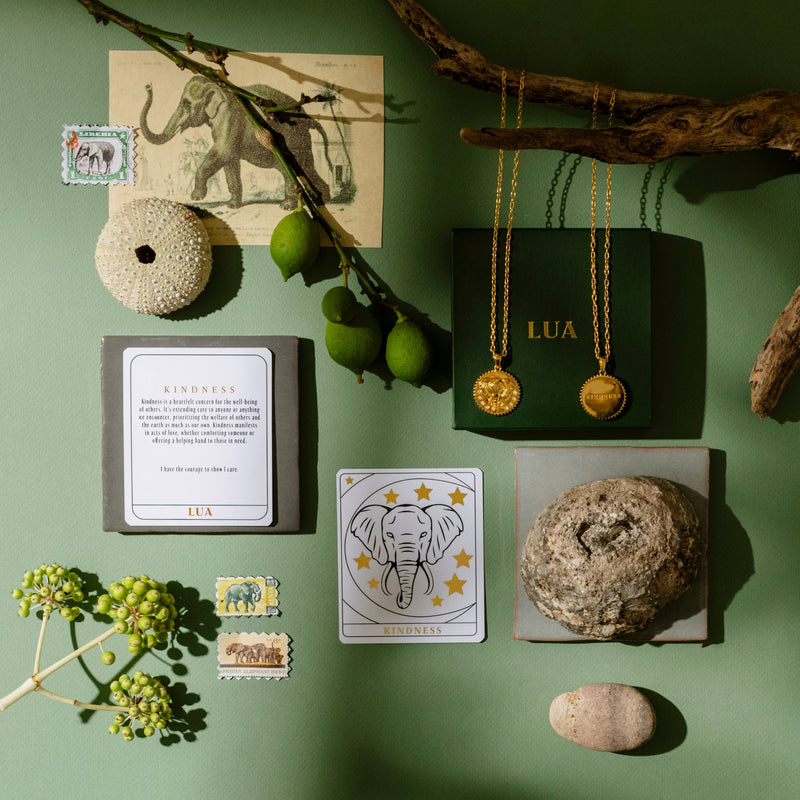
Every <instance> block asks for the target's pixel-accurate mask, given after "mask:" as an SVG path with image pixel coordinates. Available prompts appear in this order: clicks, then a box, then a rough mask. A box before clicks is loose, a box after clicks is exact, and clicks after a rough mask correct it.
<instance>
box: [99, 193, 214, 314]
mask: <svg viewBox="0 0 800 800" xmlns="http://www.w3.org/2000/svg"><path fill="white" fill-rule="evenodd" d="M95 264H96V266H97V272H98V274H99V275H100V280H102V281H103V284H104V285H105V287H106V288H107V289H108V291H109V292H111V294H113V295H114V297H116V298H117V300H119V301H120V303H122V304H123V305H124V306H126V307H127V308H130V309H132V310H133V311H135V312H136V313H137V314H169V313H170V312H172V311H175V310H176V309H178V308H183V306H186V305H189V303H191V302H192V301H193V300H194V299H195V298H196V297H197V296H198V295H199V294H200V292H202V291H203V289H204V288H205V286H206V283H208V277H209V275H210V274H211V245H210V243H209V241H208V234H207V233H206V230H205V228H204V227H203V223H202V222H201V221H200V220H199V219H198V217H197V215H196V214H195V213H194V212H193V211H192V210H191V209H189V208H187V207H186V206H184V205H181V204H180V203H173V202H172V201H171V200H161V199H159V198H156V197H151V198H147V199H144V200H133V201H132V202H130V203H128V204H127V205H125V206H123V208H121V209H120V210H119V211H118V212H117V213H116V214H114V215H113V216H112V217H111V218H110V219H109V220H108V222H107V223H106V226H105V227H104V228H103V230H102V232H101V233H100V236H99V238H98V240H97V249H96V250H95Z"/></svg>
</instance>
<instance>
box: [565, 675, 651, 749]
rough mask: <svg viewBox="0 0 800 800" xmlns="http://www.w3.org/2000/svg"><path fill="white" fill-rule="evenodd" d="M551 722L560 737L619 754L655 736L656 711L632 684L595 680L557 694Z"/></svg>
mask: <svg viewBox="0 0 800 800" xmlns="http://www.w3.org/2000/svg"><path fill="white" fill-rule="evenodd" d="M550 724H551V725H552V726H553V730H554V731H555V732H556V733H557V734H558V735H559V736H563V737H564V738H565V739H568V740H569V741H571V742H575V744H579V745H581V746H582V747H588V748H589V749H590V750H602V751H605V752H609V753H619V752H623V751H625V750H634V749H635V748H637V747H640V746H641V745H643V744H644V743H645V742H647V741H649V739H651V738H652V736H653V734H654V733H655V730H656V714H655V711H653V706H652V705H650V701H649V700H648V699H647V698H646V697H645V696H644V695H643V694H642V693H641V692H640V691H639V690H638V689H634V688H633V686H626V685H625V684H623V683H592V684H590V685H589V686H582V687H581V688H580V689H576V690H575V691H574V692H566V693H564V694H560V695H559V696H558V697H556V699H555V700H553V702H552V703H551V704H550Z"/></svg>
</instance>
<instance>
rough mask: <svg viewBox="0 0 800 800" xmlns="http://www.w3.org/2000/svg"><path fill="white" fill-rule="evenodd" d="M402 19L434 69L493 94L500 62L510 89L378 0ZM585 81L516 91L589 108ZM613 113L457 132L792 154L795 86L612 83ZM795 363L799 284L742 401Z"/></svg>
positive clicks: (519, 143)
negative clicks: (653, 87)
mask: <svg viewBox="0 0 800 800" xmlns="http://www.w3.org/2000/svg"><path fill="white" fill-rule="evenodd" d="M388 2H389V4H390V5H391V6H392V7H393V8H394V10H395V11H396V12H397V14H398V16H399V17H400V19H401V20H402V21H403V22H404V23H405V25H406V26H407V27H408V28H409V29H410V30H411V31H412V32H413V33H414V35H415V36H417V37H418V38H419V39H420V40H421V41H422V42H424V43H425V44H426V45H427V46H428V47H429V48H430V49H431V50H432V51H433V52H434V54H435V55H436V57H437V59H438V60H437V61H436V62H435V63H434V64H433V71H434V72H435V73H436V74H438V75H441V76H442V77H445V78H448V79H450V80H453V81H456V82H458V83H463V84H466V85H468V86H472V87H474V88H476V89H480V90H482V91H486V92H492V93H494V94H500V92H501V88H500V87H501V76H502V73H503V70H504V69H505V70H506V73H507V86H508V91H509V93H514V94H516V93H517V92H518V91H519V81H520V70H518V69H511V68H504V67H502V66H501V65H499V64H495V63H493V62H491V61H489V59H487V58H486V57H485V56H484V55H483V54H481V53H480V52H478V51H477V50H476V49H475V48H473V47H470V46H469V45H466V44H464V43H463V42H459V41H458V40H457V39H455V38H454V37H453V36H452V35H451V34H450V33H449V32H448V31H447V29H446V28H445V27H444V26H443V25H442V24H441V23H440V22H439V21H438V20H437V19H436V18H435V17H433V16H432V15H431V14H429V13H428V12H427V11H426V10H425V9H424V8H423V7H422V6H421V5H420V4H419V3H417V2H416V0H388ZM594 88H595V84H594V83H593V82H589V81H581V80H576V79H574V78H565V77H558V76H553V75H543V74H540V73H536V72H529V71H527V70H526V71H525V88H524V97H525V100H527V101H531V102H537V103H545V104H548V105H555V106H565V107H569V108H576V109H581V110H586V111H591V110H592V105H593V95H594ZM611 91H612V90H611V87H609V86H601V87H600V90H599V97H598V111H599V112H601V113H605V112H607V111H608V100H609V99H610V97H611ZM614 116H615V119H617V120H621V121H623V122H624V123H626V124H624V125H621V126H618V127H615V128H600V129H598V130H587V129H581V128H517V129H514V128H483V129H481V130H478V131H476V130H471V129H468V128H463V129H462V130H461V138H462V139H464V140H465V141H466V142H469V143H470V144H474V145H478V146H479V147H486V148H490V149H492V150H498V149H502V150H526V149H528V150H561V151H564V152H568V153H577V154H580V155H584V156H589V157H591V158H597V159H599V160H601V161H606V162H611V163H616V164H652V163H655V162H657V161H663V160H664V159H667V158H672V157H674V156H680V155H694V156H699V155H716V154H719V153H728V152H734V151H745V150H761V149H776V150H785V151H787V152H789V153H791V154H792V155H793V156H795V157H797V156H800V94H797V93H794V92H788V91H781V90H777V89H768V90H766V91H763V92H756V93H755V94H751V95H747V96H746V97H742V98H739V99H738V100H731V101H729V102H715V101H713V100H707V99H705V98H700V97H689V96H686V95H677V94H658V93H652V92H631V91H627V90H625V89H617V95H616V105H615V108H614ZM799 367H800V288H798V290H797V291H796V292H795V293H794V296H793V297H792V299H791V300H790V301H789V304H788V305H787V306H786V308H785V309H784V311H783V313H782V314H781V315H780V317H779V318H778V320H777V321H776V323H775V326H774V327H773V329H772V333H771V334H770V336H769V338H768V339H767V341H766V342H765V343H764V346H763V348H762V350H761V353H760V354H759V356H758V358H757V359H756V362H755V365H754V366H753V371H752V374H751V376H750V385H751V407H752V409H753V411H755V412H756V413H757V414H760V415H761V416H762V417H764V416H766V415H767V414H769V413H770V411H772V409H773V408H774V407H775V405H776V403H777V402H778V398H779V397H780V395H781V392H782V391H783V388H784V386H785V385H786V383H787V382H788V380H789V379H790V378H791V376H792V375H793V374H794V373H795V372H796V371H797V369H798V368H799Z"/></svg>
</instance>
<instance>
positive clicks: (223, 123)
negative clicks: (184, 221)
mask: <svg viewBox="0 0 800 800" xmlns="http://www.w3.org/2000/svg"><path fill="white" fill-rule="evenodd" d="M244 88H246V89H247V90H249V91H251V92H253V93H254V94H257V95H259V96H261V97H264V98H265V99H267V100H268V101H269V102H270V104H271V105H274V106H283V105H290V104H292V103H294V102H295V100H294V99H293V98H291V97H289V95H287V94H284V93H283V92H280V91H278V90H277V89H273V88H271V87H269V86H264V85H260V84H259V85H254V86H246V87H244ZM145 91H146V92H147V98H146V100H145V103H144V106H143V107H142V111H141V115H140V118H139V124H140V129H141V132H142V135H143V136H144V138H145V139H146V140H147V141H148V142H150V143H151V144H155V145H160V144H166V143H167V142H168V141H170V139H172V138H173V137H174V136H175V135H176V134H178V133H182V132H183V131H185V130H187V129H188V128H197V127H199V126H201V125H208V126H209V127H210V128H211V136H212V139H213V144H212V146H211V148H210V149H209V151H208V152H207V153H206V155H205V158H204V159H203V160H202V161H201V163H200V164H199V166H198V167H197V169H196V172H195V177H194V188H193V190H192V193H191V198H192V200H195V201H196V200H202V199H203V198H204V197H205V196H206V192H207V191H208V181H209V179H210V178H211V177H212V176H213V175H216V173H217V172H219V171H220V170H222V171H223V173H224V175H225V180H226V181H227V184H228V191H229V192H230V201H229V202H228V205H229V206H230V207H231V208H239V207H240V206H241V205H242V174H241V163H240V162H241V161H248V162H249V163H251V164H254V165H255V166H257V167H264V168H266V169H277V170H280V172H281V173H282V174H283V178H284V185H285V196H284V201H283V207H284V208H287V209H288V208H294V207H295V205H296V204H297V189H296V188H295V186H294V184H293V183H292V181H291V180H290V178H289V177H288V176H287V175H286V174H285V173H284V171H283V169H282V168H281V166H280V164H279V162H278V160H277V159H276V158H275V156H274V154H273V153H272V151H271V150H269V149H267V148H266V147H264V146H263V145H262V144H261V143H260V142H259V141H258V140H257V139H256V137H255V128H254V126H253V125H252V124H251V123H250V122H249V121H248V120H247V118H246V117H245V115H244V112H243V110H242V107H241V106H240V105H239V104H238V103H237V102H236V100H234V99H233V96H232V95H231V94H230V92H228V90H227V89H224V88H222V87H221V86H219V85H218V84H216V83H214V82H213V81H211V80H209V79H208V78H206V77H203V76H202V75H195V76H193V77H192V78H190V79H189V80H188V82H187V83H186V85H185V86H184V88H183V93H182V94H181V98H180V100H179V101H178V105H177V107H176V108H175V110H174V111H173V112H172V115H171V116H170V118H169V120H168V121H167V123H166V125H165V126H164V130H163V131H162V132H161V133H155V132H154V131H152V130H151V129H150V126H149V125H148V122H147V115H148V112H149V111H150V106H151V105H152V102H153V88H152V86H151V85H150V84H147V85H146V86H145ZM269 125H270V129H271V130H272V132H273V134H274V135H275V136H276V137H277V138H278V139H279V140H280V139H282V140H283V142H284V143H285V145H286V148H287V149H288V150H289V152H290V153H291V154H292V157H293V159H294V161H295V162H296V163H295V166H296V167H297V168H298V170H299V172H300V173H301V174H302V175H304V176H305V177H306V178H307V179H308V181H309V183H310V184H311V186H313V187H314V189H315V190H316V191H317V193H318V194H319V199H320V201H321V202H322V203H326V202H328V200H329V199H330V188H329V186H328V184H327V183H326V182H325V181H324V180H323V178H322V177H321V176H320V175H319V173H318V172H317V169H316V167H315V166H314V156H313V148H312V141H311V131H314V130H315V131H318V132H319V134H320V135H321V136H322V139H323V144H324V147H325V155H326V157H327V158H328V159H329V160H330V156H329V154H328V139H327V136H326V134H325V131H324V129H323V128H322V126H321V125H320V124H319V122H317V121H316V120H313V119H311V118H310V117H309V116H308V115H307V114H305V113H304V112H303V111H301V110H299V111H293V112H282V113H280V114H279V115H277V116H276V118H275V119H274V120H272V119H271V120H270V123H269Z"/></svg>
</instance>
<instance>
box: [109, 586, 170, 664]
mask: <svg viewBox="0 0 800 800" xmlns="http://www.w3.org/2000/svg"><path fill="white" fill-rule="evenodd" d="M97 610H98V611H99V612H100V613H101V614H106V615H108V616H109V617H111V619H113V620H116V622H114V630H115V631H116V632H117V633H124V634H127V636H128V650H129V651H130V652H131V653H134V654H136V653H139V652H141V651H142V650H143V649H145V648H148V649H149V648H151V647H155V646H156V645H157V644H161V643H163V642H166V641H167V638H168V636H169V632H170V631H171V630H172V629H173V628H174V627H175V617H176V616H177V615H178V612H177V609H176V608H175V598H174V597H173V596H172V595H171V594H170V593H169V592H168V591H167V587H166V586H165V585H164V584H163V583H157V582H156V581H154V580H152V579H151V578H148V577H147V575H140V576H139V577H138V578H134V577H132V576H130V575H129V576H128V577H125V578H123V579H122V580H121V581H119V582H118V583H112V584H111V585H110V586H109V587H108V594H101V595H100V596H99V597H98V598H97Z"/></svg>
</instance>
